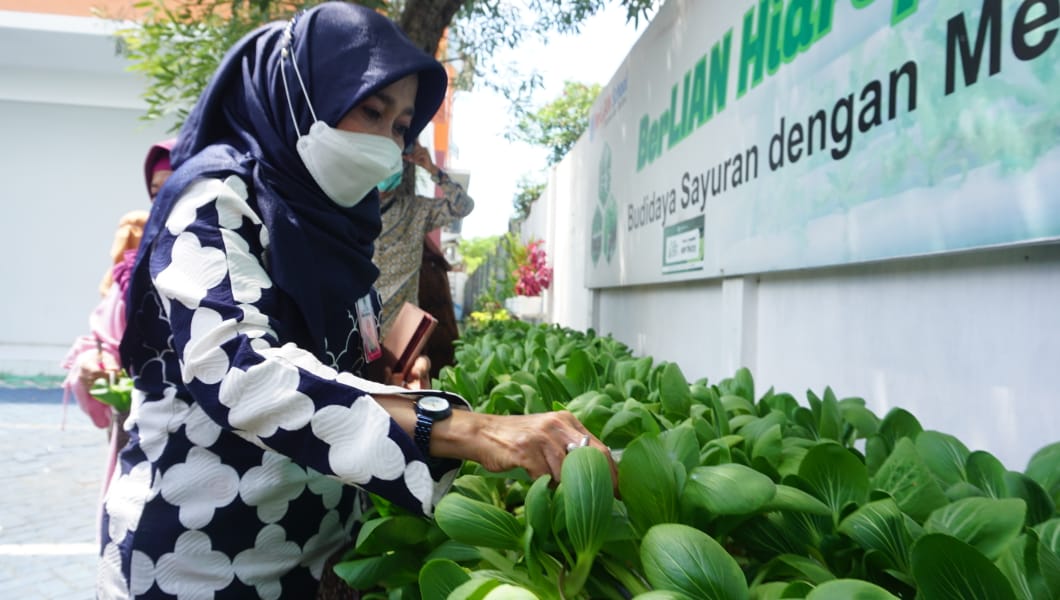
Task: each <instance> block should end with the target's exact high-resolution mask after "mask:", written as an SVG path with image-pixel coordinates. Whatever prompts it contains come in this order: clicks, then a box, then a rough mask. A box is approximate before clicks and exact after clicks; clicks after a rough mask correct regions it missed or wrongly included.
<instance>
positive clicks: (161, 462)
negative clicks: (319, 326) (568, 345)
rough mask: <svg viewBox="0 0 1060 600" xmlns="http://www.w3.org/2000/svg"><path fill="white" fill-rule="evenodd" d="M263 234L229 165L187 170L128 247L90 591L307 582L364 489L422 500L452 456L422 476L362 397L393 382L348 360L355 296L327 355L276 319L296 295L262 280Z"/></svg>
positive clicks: (235, 590) (401, 435) (294, 587)
mask: <svg viewBox="0 0 1060 600" xmlns="http://www.w3.org/2000/svg"><path fill="white" fill-rule="evenodd" d="M268 248H269V236H268V232H267V230H266V229H265V227H264V226H263V224H262V221H261V219H260V218H259V217H258V215H257V214H256V213H255V211H254V210H253V209H252V206H251V203H250V202H248V195H247V188H246V185H245V183H244V182H243V181H242V180H241V179H240V178H238V177H234V176H233V177H228V178H227V179H225V180H224V181H222V180H219V179H201V180H199V181H197V182H195V183H193V184H192V185H190V186H189V187H188V188H187V189H186V190H185V192H184V194H183V195H182V197H181V199H180V200H179V201H178V202H177V203H176V205H175V206H174V209H173V211H172V212H171V214H170V215H169V217H168V219H167V220H166V223H165V229H164V231H162V232H161V234H159V236H158V238H157V239H156V240H155V243H154V244H153V245H152V247H151V248H150V249H148V250H142V251H149V252H151V254H150V256H149V260H150V263H149V264H150V272H151V278H152V281H153V282H154V292H153V293H152V294H151V297H150V298H148V300H147V301H146V302H144V303H143V304H142V305H141V306H140V307H139V308H138V309H136V310H135V312H134V314H133V318H134V320H135V326H136V327H137V328H138V330H139V331H140V332H141V347H139V348H137V349H136V350H135V351H134V352H133V356H134V359H133V363H134V364H135V365H136V369H135V371H136V372H135V380H136V392H135V395H134V401H133V408H132V412H131V415H130V417H129V420H128V421H127V422H126V424H125V428H126V430H128V431H129V433H130V438H131V441H130V444H129V446H127V447H126V449H125V450H124V451H123V452H122V454H121V461H120V469H119V470H117V471H116V473H115V480H114V481H113V483H112V485H111V487H110V491H109V493H108V497H107V499H106V503H105V515H104V520H103V531H102V557H101V562H100V571H99V581H98V593H99V596H100V597H101V598H131V597H136V598H178V599H181V600H190V599H197V598H248V597H259V598H266V599H269V600H276V599H279V598H311V597H312V594H313V591H314V590H315V589H316V586H317V582H318V581H319V579H320V576H321V572H322V569H323V566H324V562H325V560H326V559H327V558H328V557H329V556H330V555H331V554H333V553H334V552H335V551H337V550H338V549H339V548H340V547H341V546H342V545H343V544H344V543H345V542H347V541H348V540H349V537H350V535H351V532H352V531H353V528H354V526H355V524H356V522H357V521H358V518H359V517H360V515H361V512H362V510H363V508H364V506H365V505H364V503H365V501H366V494H365V493H364V491H363V490H368V491H371V492H375V493H378V494H380V495H381V496H383V497H386V498H388V499H390V500H391V501H393V502H395V503H397V504H400V505H402V506H405V507H406V508H409V509H411V510H414V511H417V512H421V513H423V514H425V515H430V514H431V511H432V507H433V505H434V503H436V502H437V500H438V499H439V498H440V497H441V495H442V494H443V493H444V492H445V491H446V490H447V489H448V487H449V484H450V483H451V482H452V479H453V478H454V477H455V474H456V470H455V469H456V467H457V466H458V464H459V463H458V462H456V461H450V462H451V464H449V465H447V466H448V467H450V469H449V470H448V471H447V472H445V474H444V475H441V476H439V477H438V478H435V477H432V474H431V471H430V470H429V469H428V466H427V464H426V463H425V462H424V460H425V457H424V456H423V455H422V454H421V453H420V452H419V450H418V449H417V447H416V445H415V443H414V442H413V441H412V439H411V438H410V437H409V436H408V435H407V434H406V433H405V432H404V431H403V430H401V429H400V428H399V427H398V426H397V424H396V423H395V422H394V421H393V420H392V419H391V418H390V416H389V413H387V412H386V411H385V410H384V409H383V408H382V407H381V406H380V405H379V404H378V403H376V402H375V401H374V400H373V399H372V398H371V397H370V396H369V394H370V393H382V392H388V391H389V392H393V391H395V390H398V389H397V388H390V387H388V386H383V385H381V384H377V383H373V382H370V381H368V380H365V379H361V378H360V377H358V376H356V375H355V374H354V373H358V372H359V369H360V368H361V367H363V366H364V357H363V350H362V348H361V340H360V335H359V332H358V331H357V319H356V318H353V316H354V315H355V314H356V313H355V307H354V303H355V299H354V300H351V302H350V313H351V319H350V324H349V329H348V330H346V331H334V332H328V334H329V335H328V348H327V349H326V350H325V351H322V352H321V353H320V354H321V355H322V357H323V358H324V359H325V360H326V361H328V362H329V364H325V362H324V361H322V360H320V358H321V357H318V356H316V355H314V354H312V353H310V352H309V351H307V350H305V349H303V347H302V346H299V345H297V344H296V343H297V342H301V341H303V340H305V339H306V336H307V333H306V331H305V327H304V323H302V322H299V320H298V319H295V318H291V319H287V320H285V318H284V316H290V315H297V314H298V311H297V309H296V308H295V307H293V306H292V304H293V303H292V301H291V299H290V298H289V297H288V296H286V295H285V294H283V292H282V291H280V290H278V289H276V287H275V286H273V285H272V282H271V280H270V278H269V274H268V267H267V258H266V257H267V255H268ZM307 268H312V266H311V265H310V266H307ZM373 307H374V308H375V310H376V314H378V310H379V300H378V297H377V296H376V297H373ZM133 325H134V324H133V323H130V326H133ZM398 391H400V390H398ZM443 470H444V469H443Z"/></svg>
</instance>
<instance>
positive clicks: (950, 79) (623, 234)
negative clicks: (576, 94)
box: [575, 0, 1060, 287]
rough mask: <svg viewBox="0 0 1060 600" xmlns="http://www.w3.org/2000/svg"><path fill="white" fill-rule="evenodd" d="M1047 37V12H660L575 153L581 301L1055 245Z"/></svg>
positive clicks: (1057, 212)
mask: <svg viewBox="0 0 1060 600" xmlns="http://www.w3.org/2000/svg"><path fill="white" fill-rule="evenodd" d="M1058 29H1060V0H1027V1H1020V0H919V1H918V0H886V1H885V0H726V1H725V2H715V1H703V0H670V1H669V2H667V3H666V4H665V5H664V6H663V7H662V9H661V10H660V11H659V14H658V15H657V16H656V18H655V19H654V20H653V21H652V23H651V25H650V26H649V27H648V28H647V30H646V31H645V32H644V34H643V35H642V37H641V39H640V40H639V41H638V42H637V44H636V45H635V46H634V48H633V50H632V51H631V53H630V55H629V56H628V57H627V58H626V60H625V61H624V63H623V64H622V66H621V68H620V69H619V71H618V73H616V75H615V76H614V78H613V79H612V80H611V82H610V83H609V84H608V86H607V87H606V88H605V89H604V90H603V92H602V93H601V95H600V98H598V99H597V101H596V103H595V104H594V106H593V109H592V112H591V114H590V126H589V131H588V133H587V134H586V136H584V137H583V139H582V140H581V142H580V143H579V145H578V146H577V147H576V149H575V151H576V152H578V153H579V156H580V158H581V159H582V160H583V162H584V164H587V165H591V166H592V167H595V168H596V172H595V173H593V172H591V171H590V172H588V173H587V175H586V176H585V177H584V178H582V180H581V181H580V182H579V184H578V185H579V186H580V188H579V189H578V192H579V194H580V195H579V197H580V198H584V199H585V200H584V201H585V202H591V203H592V206H591V207H589V210H588V214H590V215H591V220H592V222H591V224H587V225H589V226H590V227H591V236H590V243H589V248H587V249H586V251H587V253H588V257H587V260H588V261H589V265H588V269H587V272H588V285H589V287H608V286H620V285H633V284H643V283H655V282H663V281H676V280H687V279H699V278H712V277H719V276H728V275H738V274H747V273H758V272H766V271H774V270H788V269H801V268H808V267H819V266H827V265H840V264H848V263H856V262H863V261H875V260H884V259H890V258H897V257H906V256H916V255H925V254H931V253H940V252H955V251H962V250H968V249H973V248H981V247H987V246H996V245H1009V244H1022V243H1034V242H1041V241H1049V240H1056V239H1060V41H1057V34H1058ZM592 167H591V168H592Z"/></svg>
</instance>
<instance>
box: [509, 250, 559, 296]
mask: <svg viewBox="0 0 1060 600" xmlns="http://www.w3.org/2000/svg"><path fill="white" fill-rule="evenodd" d="M544 243H545V242H544V240H533V241H531V242H530V243H529V244H527V245H526V254H525V257H520V258H521V260H518V261H517V263H516V268H515V271H514V273H513V274H514V275H515V277H516V281H515V293H516V294H517V295H519V296H540V295H541V293H542V292H544V291H545V290H547V289H548V286H550V285H552V267H549V266H548V265H547V264H546V263H545V249H544V247H543V246H544Z"/></svg>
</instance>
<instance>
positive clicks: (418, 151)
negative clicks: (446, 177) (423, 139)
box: [404, 142, 438, 177]
mask: <svg viewBox="0 0 1060 600" xmlns="http://www.w3.org/2000/svg"><path fill="white" fill-rule="evenodd" d="M414 144H415V145H414V146H413V147H412V152H409V153H408V154H406V155H404V157H405V160H406V161H408V162H410V163H412V164H414V165H416V166H419V167H423V168H424V169H426V170H427V172H428V173H430V174H431V175H432V176H435V177H437V176H438V167H436V166H434V161H433V160H431V152H430V150H427V149H426V148H424V147H423V146H421V145H420V143H419V142H414Z"/></svg>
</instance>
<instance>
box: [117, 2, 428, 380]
mask: <svg viewBox="0 0 1060 600" xmlns="http://www.w3.org/2000/svg"><path fill="white" fill-rule="evenodd" d="M288 25H289V24H288V23H287V22H277V23H272V24H269V25H266V26H264V27H261V28H259V29H257V30H255V31H253V32H251V33H249V34H247V35H246V36H245V37H244V38H243V39H241V40H240V41H239V42H237V43H236V44H235V46H233V47H232V48H231V49H230V50H229V51H228V53H227V54H226V55H225V57H224V59H223V60H222V62H221V65H220V67H219V68H218V70H217V71H216V72H215V73H214V75H213V78H212V79H211V80H210V82H209V84H208V85H207V87H206V89H205V91H204V92H203V94H202V96H200V98H199V100H198V102H197V103H196V105H195V107H194V108H193V109H192V111H191V113H190V114H189V116H188V119H187V121H185V123H184V125H183V127H182V128H181V131H180V135H179V138H178V141H177V144H176V146H175V147H174V148H173V151H172V155H171V161H172V163H173V167H174V173H173V175H172V176H171V177H170V178H169V180H168V181H167V182H166V184H165V185H164V186H163V187H162V190H161V191H160V193H159V195H158V198H157V199H156V201H155V203H154V205H153V206H152V210H151V216H150V219H149V220H148V223H147V225H146V226H145V228H144V237H143V241H142V242H141V245H140V249H141V250H140V253H139V256H138V258H137V265H136V268H135V270H134V273H133V279H132V283H131V284H130V291H129V298H128V300H129V302H127V307H128V311H129V314H128V315H127V316H128V317H129V318H128V320H127V321H128V323H129V324H130V325H132V324H133V323H134V319H133V316H134V312H135V311H136V310H137V307H138V306H139V303H140V301H141V299H142V298H143V297H144V296H145V294H147V293H149V292H150V289H151V287H150V286H151V279H150V273H149V272H148V261H147V260H146V258H147V255H148V254H149V252H150V248H151V244H152V242H153V241H154V239H155V238H156V236H157V235H158V233H159V231H161V229H162V228H163V227H164V224H165V221H166V218H167V217H168V215H169V213H170V211H171V210H172V207H173V205H174V204H175V202H176V201H177V200H178V199H179V198H180V196H181V195H182V192H183V191H184V189H185V187H187V186H188V184H190V183H191V182H192V181H194V180H195V179H198V178H200V177H219V178H225V177H227V176H229V175H237V176H239V177H241V178H242V179H243V180H244V181H246V182H247V183H248V186H249V187H250V196H251V202H252V205H254V206H255V208H256V210H257V211H258V213H259V214H260V215H261V217H262V220H263V221H264V223H265V226H266V227H267V228H268V230H269V238H270V247H269V251H268V257H267V262H268V270H269V273H270V275H271V277H272V279H273V282H274V283H275V285H276V286H277V287H278V288H279V289H280V290H281V291H282V292H283V293H285V294H287V295H288V296H290V297H291V298H292V299H293V300H294V302H295V304H296V305H297V306H298V309H299V312H300V313H301V317H302V318H303V319H304V321H305V322H304V326H305V327H306V328H307V329H308V333H309V335H310V337H311V343H312V345H313V347H310V348H306V349H307V350H310V351H312V352H314V354H317V355H318V356H322V355H323V353H324V338H325V337H326V335H327V332H329V331H333V330H334V329H333V328H334V327H340V326H344V327H345V329H344V330H348V329H349V310H350V309H352V307H353V306H354V302H355V301H356V299H357V298H359V297H361V296H364V295H365V294H366V293H368V291H369V290H370V289H371V287H372V285H373V284H374V282H375V280H376V278H377V277H378V274H379V271H378V269H377V268H376V267H375V265H373V264H372V253H373V242H374V240H375V238H376V237H377V236H378V234H379V230H380V227H381V224H380V214H379V196H378V193H377V192H376V191H375V190H374V189H373V190H372V191H371V192H370V193H369V194H368V196H367V197H366V198H365V199H364V200H362V201H361V202H360V203H358V204H357V205H355V206H354V207H352V208H343V207H340V206H338V205H336V204H335V203H334V202H332V201H331V200H330V199H328V197H327V196H326V195H325V194H324V192H323V191H322V190H321V189H320V187H319V186H318V185H317V184H316V182H315V181H314V180H313V178H312V177H311V176H310V174H309V172H308V171H307V170H306V168H305V166H304V165H303V163H302V160H301V158H300V157H299V155H298V152H297V150H296V149H295V148H296V146H295V144H296V142H297V140H298V132H302V133H303V134H305V133H307V132H308V131H309V128H310V126H311V125H312V123H313V118H312V113H311V111H310V108H309V106H308V104H307V102H306V98H305V95H304V94H303V93H302V87H301V84H300V83H299V81H298V79H297V75H296V74H295V69H292V68H291V66H292V65H290V64H288V65H286V67H285V69H284V70H281V69H280V61H281V60H283V49H284V47H285V46H286V45H287V43H286V42H285V29H287V28H288ZM290 31H291V34H292V36H291V40H290V51H289V57H288V58H287V59H286V60H293V61H295V63H296V65H297V69H298V72H299V73H300V74H301V77H302V82H303V83H304V85H305V90H306V93H307V94H308V96H309V99H310V101H311V102H312V103H313V109H314V110H315V111H316V116H317V118H319V119H320V120H322V121H324V122H326V123H327V124H329V125H331V126H332V127H334V126H335V125H336V124H337V123H338V122H339V120H341V119H342V117H343V116H344V115H345V114H346V113H347V112H349V111H350V109H352V108H353V107H354V106H355V105H357V104H359V103H360V102H361V101H363V100H365V99H367V98H368V97H370V96H371V95H372V94H373V93H374V92H376V91H378V90H380V89H382V88H384V87H386V86H387V85H389V84H390V83H393V82H395V81H397V80H398V79H401V78H403V77H405V76H407V75H411V74H418V79H419V85H418V88H417V94H416V103H415V114H414V116H413V118H412V122H411V127H410V129H409V131H408V133H407V134H406V142H407V143H411V142H412V141H413V140H414V139H416V137H417V136H418V135H419V133H420V131H422V130H423V128H424V127H425V126H426V124H427V123H428V122H429V121H430V119H431V117H433V116H434V113H435V112H436V111H437V110H438V107H439V106H440V105H441V103H442V100H443V98H444V96H445V89H446V85H447V76H446V73H445V69H444V68H443V67H442V65H441V64H440V63H439V62H438V61H436V60H435V59H434V58H433V57H431V56H429V55H428V54H426V53H425V52H423V51H422V50H420V49H419V48H417V47H416V46H415V45H414V44H413V43H412V42H411V41H409V39H408V38H407V37H406V36H405V34H404V33H403V32H401V30H400V29H398V27H397V26H396V25H395V24H394V23H393V22H392V21H391V20H389V19H387V18H386V17H384V16H382V15H380V14H378V13H376V12H375V11H373V10H370V9H367V8H364V7H362V6H357V5H354V4H348V3H345V2H328V3H325V4H321V5H319V6H316V7H314V8H312V9H310V10H308V11H306V12H304V13H302V14H301V15H299V16H298V17H296V19H295V20H294V23H293V27H292V28H291V29H290ZM284 74H286V77H287V87H288V88H289V89H290V105H289V104H288V96H287V95H286V94H285V92H284V83H283V80H282V77H283V76H284ZM292 108H293V113H294V115H296V117H297V119H298V123H297V128H296V127H295V124H294V123H292V122H291V119H292ZM131 329H133V327H130V330H131ZM130 337H135V334H133V335H132V336H130V335H129V333H128V332H127V335H126V340H123V346H125V345H126V344H127V343H129V344H131V343H134V341H131V340H129V339H128V338H130ZM129 350H131V348H130V349H129ZM122 355H123V360H124V359H125V357H127V356H128V353H127V351H126V349H125V348H123V351H122Z"/></svg>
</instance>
